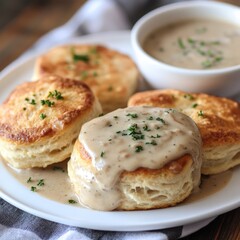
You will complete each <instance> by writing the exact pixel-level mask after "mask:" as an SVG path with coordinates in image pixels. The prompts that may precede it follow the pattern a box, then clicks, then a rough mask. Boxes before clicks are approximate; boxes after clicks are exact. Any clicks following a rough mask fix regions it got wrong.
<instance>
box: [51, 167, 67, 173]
mask: <svg viewBox="0 0 240 240" xmlns="http://www.w3.org/2000/svg"><path fill="white" fill-rule="evenodd" d="M52 169H53V171H61V172H65V170H64V169H63V168H62V167H59V166H54V167H53V168H52Z"/></svg>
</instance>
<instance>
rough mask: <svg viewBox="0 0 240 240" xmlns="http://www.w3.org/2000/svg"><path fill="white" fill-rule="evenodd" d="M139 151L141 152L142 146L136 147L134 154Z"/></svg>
mask: <svg viewBox="0 0 240 240" xmlns="http://www.w3.org/2000/svg"><path fill="white" fill-rule="evenodd" d="M141 151H143V147H142V146H136V147H135V152H137V153H139V152H141Z"/></svg>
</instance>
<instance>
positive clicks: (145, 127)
mask: <svg viewBox="0 0 240 240" xmlns="http://www.w3.org/2000/svg"><path fill="white" fill-rule="evenodd" d="M143 130H144V131H146V132H149V131H151V129H150V128H149V127H148V125H147V124H145V126H143Z"/></svg>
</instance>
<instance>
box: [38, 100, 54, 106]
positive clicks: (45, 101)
mask: <svg viewBox="0 0 240 240" xmlns="http://www.w3.org/2000/svg"><path fill="white" fill-rule="evenodd" d="M41 104H42V105H43V106H44V105H47V106H48V107H52V106H53V105H55V102H51V101H49V100H48V99H47V100H44V99H42V100H41Z"/></svg>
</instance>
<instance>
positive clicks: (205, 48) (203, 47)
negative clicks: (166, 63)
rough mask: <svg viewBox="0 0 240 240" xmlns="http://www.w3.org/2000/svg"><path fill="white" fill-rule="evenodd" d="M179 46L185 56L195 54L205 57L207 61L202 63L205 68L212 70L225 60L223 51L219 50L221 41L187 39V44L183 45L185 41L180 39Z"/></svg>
mask: <svg viewBox="0 0 240 240" xmlns="http://www.w3.org/2000/svg"><path fill="white" fill-rule="evenodd" d="M178 45H179V48H181V49H182V53H183V54H184V55H187V54H188V53H189V52H193V53H196V54H200V55H201V56H203V57H205V60H204V61H202V62H201V65H202V67H203V68H210V67H212V66H214V65H216V64H217V63H218V62H220V61H222V60H223V56H222V51H221V49H217V47H218V45H221V42H220V41H203V40H197V39H193V38H187V40H186V41H185V43H183V40H182V39H181V38H178Z"/></svg>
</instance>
